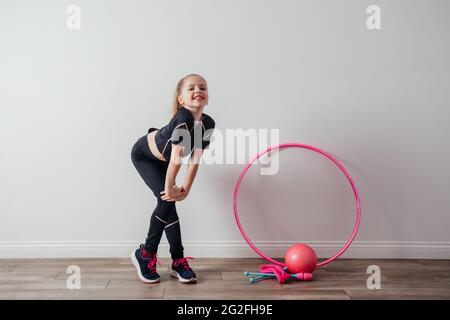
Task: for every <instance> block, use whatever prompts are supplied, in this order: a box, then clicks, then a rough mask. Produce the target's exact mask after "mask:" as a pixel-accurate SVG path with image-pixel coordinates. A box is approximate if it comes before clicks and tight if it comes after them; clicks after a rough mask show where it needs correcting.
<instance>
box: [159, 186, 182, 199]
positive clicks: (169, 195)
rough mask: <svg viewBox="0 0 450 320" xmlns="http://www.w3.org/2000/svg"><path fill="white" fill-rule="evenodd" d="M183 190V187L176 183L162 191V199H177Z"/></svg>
mask: <svg viewBox="0 0 450 320" xmlns="http://www.w3.org/2000/svg"><path fill="white" fill-rule="evenodd" d="M181 191H182V188H181V187H177V186H176V185H174V186H172V188H170V189H169V190H164V191H161V199H162V200H165V201H175V199H176V198H177V197H178V196H179V195H180V194H181Z"/></svg>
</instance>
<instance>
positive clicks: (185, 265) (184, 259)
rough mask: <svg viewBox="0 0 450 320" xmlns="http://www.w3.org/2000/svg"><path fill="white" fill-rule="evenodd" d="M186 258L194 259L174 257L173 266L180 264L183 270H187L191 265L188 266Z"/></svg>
mask: <svg viewBox="0 0 450 320" xmlns="http://www.w3.org/2000/svg"><path fill="white" fill-rule="evenodd" d="M188 259H194V258H192V257H184V258H180V259H176V260H174V262H173V265H174V266H175V267H178V266H179V265H180V264H181V265H182V266H183V268H184V269H185V270H189V269H190V268H191V267H189V264H188Z"/></svg>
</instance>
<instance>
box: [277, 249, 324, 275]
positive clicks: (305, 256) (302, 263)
mask: <svg viewBox="0 0 450 320" xmlns="http://www.w3.org/2000/svg"><path fill="white" fill-rule="evenodd" d="M284 262H285V264H286V267H287V268H288V271H289V272H290V273H294V274H295V273H300V272H307V273H312V272H313V271H314V269H315V268H316V265H317V256H316V253H315V252H314V250H313V249H312V248H311V247H310V246H308V245H306V244H304V243H298V244H295V245H293V246H292V247H290V248H289V249H288V250H287V251H286V254H285V256H284Z"/></svg>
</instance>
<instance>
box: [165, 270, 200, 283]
mask: <svg viewBox="0 0 450 320" xmlns="http://www.w3.org/2000/svg"><path fill="white" fill-rule="evenodd" d="M170 275H171V276H172V277H174V278H178V281H180V282H183V283H193V282H197V278H190V279H183V278H182V277H181V276H180V274H179V273H178V272H176V271H175V270H170Z"/></svg>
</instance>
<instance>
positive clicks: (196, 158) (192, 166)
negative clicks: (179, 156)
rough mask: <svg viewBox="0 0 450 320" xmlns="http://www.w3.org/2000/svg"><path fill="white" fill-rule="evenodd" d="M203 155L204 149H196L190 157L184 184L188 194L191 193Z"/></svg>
mask: <svg viewBox="0 0 450 320" xmlns="http://www.w3.org/2000/svg"><path fill="white" fill-rule="evenodd" d="M202 154H203V150H202V149H197V148H195V149H194V151H192V153H191V156H190V157H189V162H188V168H187V172H186V176H185V178H184V183H183V189H184V190H186V192H187V193H189V191H190V190H191V187H192V183H193V182H194V179H195V176H196V174H197V170H198V165H199V163H200V159H201V157H202Z"/></svg>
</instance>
